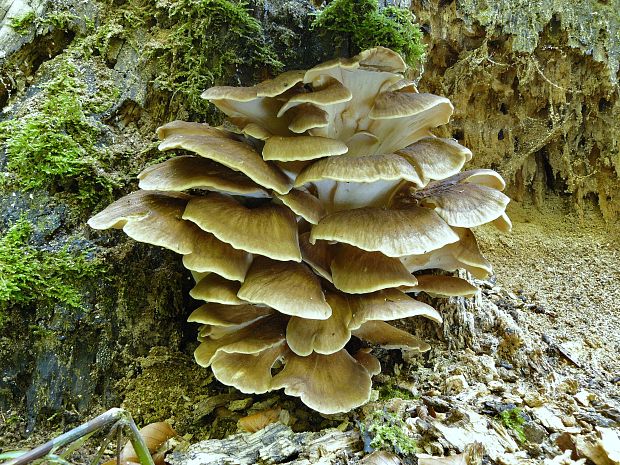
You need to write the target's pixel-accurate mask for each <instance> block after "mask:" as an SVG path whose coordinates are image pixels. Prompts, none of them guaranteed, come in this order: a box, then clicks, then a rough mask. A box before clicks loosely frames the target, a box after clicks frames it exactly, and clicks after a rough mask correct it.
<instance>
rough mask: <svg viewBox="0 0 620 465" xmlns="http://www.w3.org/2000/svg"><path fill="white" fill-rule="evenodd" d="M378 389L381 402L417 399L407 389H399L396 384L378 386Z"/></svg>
mask: <svg viewBox="0 0 620 465" xmlns="http://www.w3.org/2000/svg"><path fill="white" fill-rule="evenodd" d="M378 388H379V400H388V399H403V400H414V399H416V398H417V397H416V396H414V395H413V394H412V393H411V392H409V391H406V390H405V389H402V388H399V387H398V386H396V385H395V384H394V383H387V384H382V385H380V386H378Z"/></svg>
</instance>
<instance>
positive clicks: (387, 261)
mask: <svg viewBox="0 0 620 465" xmlns="http://www.w3.org/2000/svg"><path fill="white" fill-rule="evenodd" d="M331 274H332V278H333V283H334V286H336V288H337V289H339V290H341V291H343V292H347V293H349V294H363V293H367V292H373V291H378V290H380V289H386V288H389V287H399V286H415V285H416V284H417V280H416V278H415V276H413V275H412V274H411V273H410V272H409V271H407V268H405V266H404V265H403V264H402V263H401V261H400V260H399V259H398V258H393V257H386V256H385V255H383V254H382V253H380V252H367V251H365V250H361V249H358V248H357V247H353V246H350V245H347V244H338V245H337V246H335V253H334V256H333V259H332V262H331Z"/></svg>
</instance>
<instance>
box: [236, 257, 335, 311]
mask: <svg viewBox="0 0 620 465" xmlns="http://www.w3.org/2000/svg"><path fill="white" fill-rule="evenodd" d="M237 295H238V296H239V297H240V298H241V299H243V300H245V301H247V302H252V303H254V304H262V305H267V306H269V307H271V308H274V309H276V310H278V311H279V312H282V313H284V314H286V315H292V316H299V317H302V318H310V319H317V320H325V319H327V318H329V317H330V315H331V313H332V311H331V308H330V307H329V305H328V304H327V302H326V301H325V296H324V295H323V291H322V290H321V283H320V282H319V279H318V278H317V277H316V275H315V274H314V273H312V271H310V269H309V268H308V267H307V266H306V265H304V264H302V263H295V262H283V261H275V260H269V259H268V258H265V257H256V258H255V259H254V262H253V263H252V266H251V267H250V269H249V271H248V274H247V276H246V277H245V281H244V282H243V285H242V286H241V288H240V289H239V292H238V293H237Z"/></svg>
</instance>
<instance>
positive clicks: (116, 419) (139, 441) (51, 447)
mask: <svg viewBox="0 0 620 465" xmlns="http://www.w3.org/2000/svg"><path fill="white" fill-rule="evenodd" d="M114 424H118V426H117V428H122V427H124V426H126V427H127V428H128V429H129V438H130V440H131V444H132V445H133V448H134V450H135V451H136V455H137V456H138V459H139V460H140V463H141V465H154V463H153V458H152V457H151V454H150V453H149V450H148V448H147V447H146V444H145V443H144V439H143V438H142V436H140V431H138V428H137V426H136V424H135V423H134V421H133V419H132V418H131V415H129V413H128V412H127V411H125V410H123V409H120V408H113V409H110V410H108V411H107V412H105V413H102V414H101V415H99V416H98V417H95V418H93V419H92V420H90V421H87V422H86V423H84V424H83V425H80V426H78V427H77V428H73V429H72V430H70V431H67V432H66V433H64V434H61V435H60V436H58V437H57V438H54V439H52V440H51V441H48V442H46V443H45V444H42V445H40V446H39V447H35V448H34V449H32V450H30V451H28V452H25V453H24V454H22V455H20V456H19V457H17V458H15V459H13V460H10V461H9V462H7V463H6V464H5V465H26V464H27V463H29V462H32V461H33V460H36V459H40V458H43V457H46V456H48V457H50V458H52V459H53V460H58V459H59V457H58V456H56V455H55V454H54V453H55V452H56V450H57V449H59V448H60V447H64V446H67V445H69V444H71V443H73V442H75V441H77V440H78V439H80V438H82V437H84V436H87V435H90V434H92V433H94V432H96V431H98V430H100V429H102V428H105V427H106V426H108V425H114Z"/></svg>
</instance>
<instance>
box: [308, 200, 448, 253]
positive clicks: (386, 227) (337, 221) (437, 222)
mask: <svg viewBox="0 0 620 465" xmlns="http://www.w3.org/2000/svg"><path fill="white" fill-rule="evenodd" d="M317 239H323V240H327V241H338V242H344V243H347V244H350V245H354V246H356V247H358V248H360V249H363V250H368V251H370V252H381V253H383V254H384V255H387V256H388V257H402V256H405V255H410V254H421V253H425V252H428V251H430V250H434V249H438V248H440V247H442V246H444V245H446V244H450V243H452V242H456V241H458V240H459V237H458V235H457V234H456V233H455V232H454V231H452V229H451V228H450V227H449V226H448V225H447V224H446V223H445V222H444V221H443V220H442V219H441V218H440V217H439V215H437V213H435V212H434V211H433V210H429V209H427V208H421V207H410V208H407V209H402V210H384V209H380V208H358V209H356V210H349V211H341V212H336V213H332V214H330V215H327V216H326V217H325V218H323V219H322V220H321V221H320V222H319V224H317V225H315V226H313V227H312V231H311V233H310V243H314V242H315V241H316V240H317Z"/></svg>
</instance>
